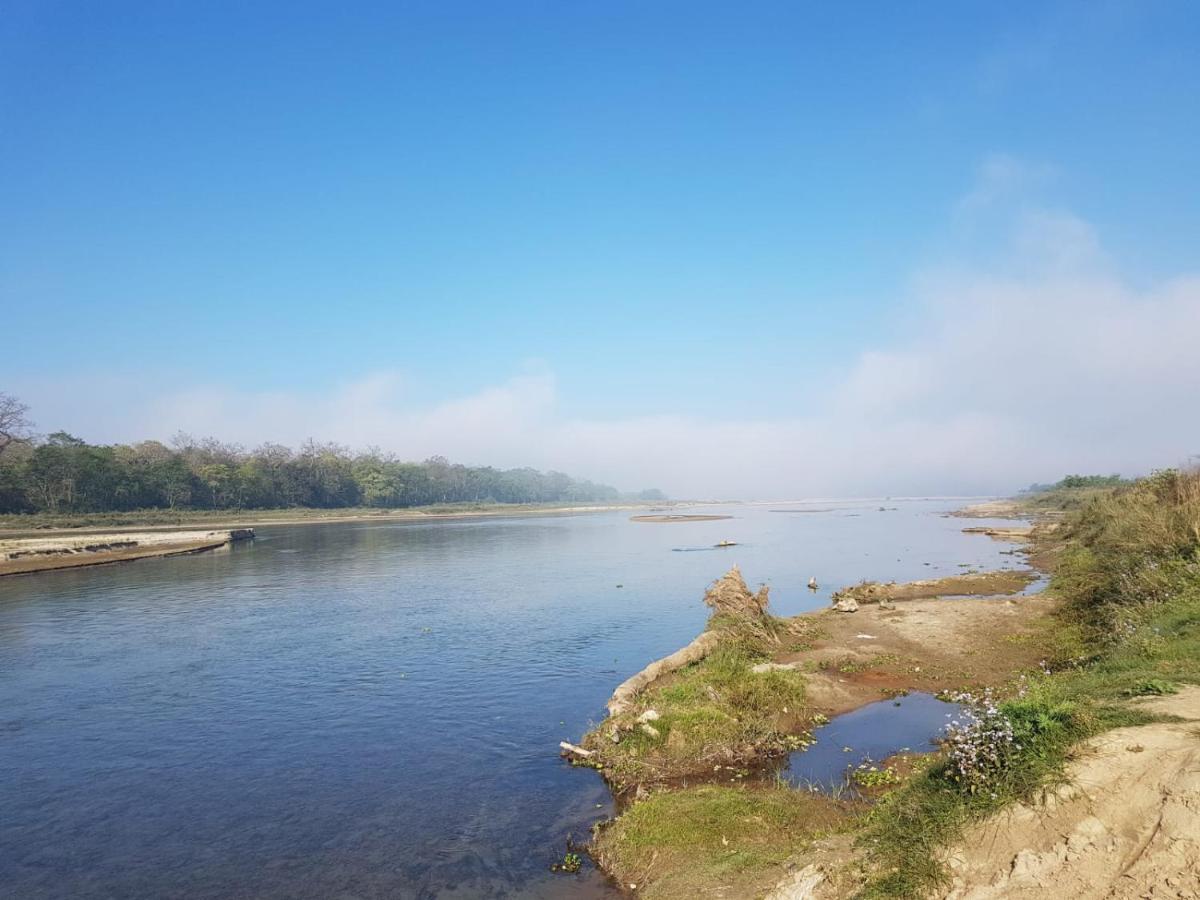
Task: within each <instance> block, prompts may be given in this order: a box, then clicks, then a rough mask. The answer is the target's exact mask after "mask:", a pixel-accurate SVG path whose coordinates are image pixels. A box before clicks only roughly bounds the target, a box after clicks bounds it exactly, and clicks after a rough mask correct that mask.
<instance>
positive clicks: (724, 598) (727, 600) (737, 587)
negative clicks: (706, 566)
mask: <svg viewBox="0 0 1200 900" xmlns="http://www.w3.org/2000/svg"><path fill="white" fill-rule="evenodd" d="M704 603H705V605H707V606H708V607H709V608H710V609H711V610H712V611H713V615H714V616H716V615H722V616H729V617H733V618H737V619H741V620H748V621H754V620H761V619H762V617H763V616H765V615H766V613H767V587H766V585H763V586H762V587H761V588H759V589H758V592H757V593H752V592H751V591H750V589H749V588H748V587H746V581H745V579H743V578H742V573H741V571H740V570H739V569H738V567H737V566H734V567H733V568H732V569H730V570H729V571H728V572H726V573H725V574H724V575H722V576H721V577H720V578H718V579H717V580H716V581H714V582H713V583H712V584H711V585H709V588H708V591H707V592H706V593H705V595H704ZM721 638H722V634H721V632H720V631H719V630H715V629H714V630H712V631H705V632H703V633H702V634H701V635H700V636H699V637H697V638H696V639H695V640H694V641H692V642H691V643H690V644H688V645H687V646H686V647H683V648H682V649H680V650H676V651H675V652H674V653H672V654H671V655H670V656H664V657H663V658H662V659H659V660H655V661H654V662H652V663H650V665H648V666H646V668H644V669H642V671H640V672H638V673H637V674H636V675H634V676H633V677H632V678H628V679H626V680H625V681H623V682H621V684H620V685H619V686H618V687H617V689H616V690H615V691H613V695H612V699H610V700H609V701H608V714H609V716H619V715H620V714H621V713H623V712H625V711H626V710H628V709H630V708H632V707H633V701H634V698H635V697H636V696H637V695H638V692H639V691H641V690H643V689H644V688H646V687H647V686H649V685H650V684H652V683H653V682H655V681H657V680H658V679H659V678H662V677H663V676H664V675H670V674H671V673H672V672H674V671H675V670H676V669H682V668H683V667H684V666H686V665H688V664H689V663H694V662H699V661H700V660H702V659H704V657H706V656H708V654H709V653H711V652H712V651H713V650H714V649H715V648H716V646H717V644H719V643H720V642H721Z"/></svg>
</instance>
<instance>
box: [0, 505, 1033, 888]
mask: <svg viewBox="0 0 1200 900" xmlns="http://www.w3.org/2000/svg"><path fill="white" fill-rule="evenodd" d="M880 505H885V506H887V507H889V509H888V510H887V511H882V512H881V511H880V510H879V506H880ZM955 505H958V504H955V503H953V502H945V501H922V502H896V501H888V502H886V503H880V502H879V501H876V502H861V501H860V502H855V503H835V504H831V503H822V504H810V505H809V506H808V507H807V508H809V509H820V510H822V511H821V512H807V513H797V512H772V510H773V509H796V508H805V507H789V506H784V505H782V504H771V505H763V506H729V507H714V508H711V509H707V508H706V509H704V510H698V511H701V512H715V513H721V512H724V513H728V514H731V515H733V516H734V518H732V519H727V520H720V521H709V522H694V523H682V524H639V523H632V522H630V521H629V520H628V514H627V513H611V514H608V513H606V514H600V515H586V516H573V517H556V518H537V519H509V520H503V519H486V520H476V521H462V522H438V523H419V524H371V525H358V524H337V525H313V526H305V527H293V528H276V529H266V528H264V529H261V530H260V536H259V539H258V540H257V541H255V542H254V543H253V544H247V545H239V546H235V547H233V548H230V549H228V550H226V551H222V552H219V553H215V554H209V555H204V556H196V557H184V558H177V559H165V560H149V561H144V562H138V563H133V564H129V565H124V566H118V567H106V568H99V569H81V570H76V571H66V572H57V573H51V574H45V575H38V576H33V577H18V578H9V579H3V580H0V794H2V796H3V814H2V815H0V885H3V894H4V895H5V896H12V897H21V898H89V897H106V898H107V897H155V898H159V897H188V898H233V897H265V898H284V897H287V898H326V897H334V896H337V897H355V898H376V897H379V898H382V897H387V898H417V897H435V896H437V897H501V896H505V897H559V896H574V897H585V898H586V897H601V896H608V895H610V894H611V893H612V892H611V890H610V889H609V887H608V886H607V885H606V884H605V883H604V881H603V879H601V878H600V877H599V876H598V875H596V873H594V872H592V871H586V870H585V871H584V872H583V873H581V874H579V875H577V876H558V875H551V874H550V873H549V872H548V867H549V865H550V864H551V863H552V862H553V861H554V860H555V859H556V858H561V856H562V854H563V852H564V851H565V849H566V841H567V840H568V838H569V837H570V836H572V835H574V836H576V837H580V838H581V837H584V836H585V835H586V834H587V832H588V829H589V827H590V826H591V824H592V823H594V822H595V821H597V820H598V819H600V818H602V817H604V816H606V815H607V814H608V813H609V811H610V807H609V798H608V794H607V792H606V790H605V789H604V786H603V784H602V783H601V781H600V779H599V778H598V777H597V776H596V775H595V774H594V773H592V772H588V771H585V770H573V769H570V768H568V767H567V766H566V765H565V764H564V763H562V762H561V761H560V760H559V759H558V757H557V750H556V748H557V743H558V741H559V740H561V739H563V738H567V739H573V738H578V737H579V735H580V734H582V733H583V732H584V731H585V730H586V729H587V727H588V724H589V722H590V721H592V720H598V719H599V718H601V717H602V715H603V706H604V701H605V700H606V699H607V697H608V695H609V693H610V691H611V690H612V688H613V687H614V686H615V685H616V684H617V683H619V682H620V681H621V680H623V679H624V678H626V677H627V676H628V675H630V674H631V673H633V672H635V671H637V670H638V669H640V668H641V667H642V666H643V665H645V664H646V663H647V662H649V661H650V660H652V659H654V658H657V657H660V656H662V655H664V654H666V653H668V652H670V651H672V650H674V649H676V648H678V647H679V646H680V645H682V644H683V643H685V642H687V641H688V640H690V639H691V638H692V637H693V636H694V635H695V634H696V632H697V631H699V630H700V628H701V627H702V625H703V621H704V617H705V610H704V608H703V606H702V605H701V603H700V602H699V598H700V596H701V594H702V592H703V589H704V587H705V585H706V584H707V583H708V582H709V581H711V580H712V579H713V578H715V577H717V576H718V575H720V574H721V573H722V572H723V571H724V570H725V569H726V568H728V566H729V565H730V564H732V563H734V562H737V563H739V564H741V566H742V569H743V571H744V572H745V574H746V577H747V579H748V580H749V581H750V582H751V583H756V582H759V581H767V582H769V583H770V584H771V587H772V604H773V606H774V607H775V609H776V611H777V612H779V613H781V614H791V613H796V612H800V611H802V610H805V609H811V608H814V607H816V606H820V605H823V604H824V603H826V602H827V600H828V593H829V591H830V590H832V589H835V588H837V587H839V586H842V585H844V584H847V583H850V582H854V581H857V580H859V579H861V578H879V579H890V578H895V579H898V580H907V579H913V578H920V577H931V575H937V574H946V575H948V574H954V573H955V572H956V571H959V569H958V564H960V563H969V564H971V565H973V566H975V567H978V568H996V567H1001V566H1016V565H1019V558H1015V557H1012V556H1007V555H1004V554H1003V553H1002V551H1003V550H1004V549H1007V545H1005V544H1002V543H998V542H995V541H992V540H990V539H988V538H986V537H980V536H977V535H975V536H969V535H963V534H961V532H960V529H961V528H962V526H963V524H964V522H963V521H962V520H958V519H950V518H944V517H943V516H942V513H943V512H944V511H945V510H947V509H950V508H952V507H953V506H955ZM893 507H894V509H892V508H893ZM969 524H972V525H978V524H980V523H979V522H971V523H969ZM721 540H730V541H736V542H738V546H737V547H731V548H725V549H720V550H716V549H712V545H713V544H715V543H717V542H718V541H721ZM677 549H680V550H692V551H694V552H678V553H677V552H672V551H674V550H677ZM927 564H928V565H927ZM810 576H815V577H816V578H817V579H818V581H819V582H820V583H821V588H820V590H818V591H817V592H815V593H814V592H810V591H809V590H807V589H806V588H805V583H806V582H807V581H808V579H809V577H810ZM618 585H620V587H618ZM813 758H815V757H813Z"/></svg>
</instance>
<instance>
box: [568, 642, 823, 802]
mask: <svg viewBox="0 0 1200 900" xmlns="http://www.w3.org/2000/svg"><path fill="white" fill-rule="evenodd" d="M768 658H769V653H768V651H767V649H766V647H765V646H764V644H763V643H762V642H761V641H759V640H757V639H755V638H752V637H747V636H746V635H744V634H739V633H738V631H737V630H736V629H731V630H730V632H729V634H728V635H727V636H726V637H725V638H724V639H723V640H722V642H721V643H720V644H719V645H718V646H717V648H716V649H715V650H714V651H712V652H711V653H710V654H709V655H708V656H706V657H705V658H704V659H703V660H701V661H699V662H697V663H693V664H691V665H689V666H686V667H684V668H683V669H680V670H679V671H677V672H675V673H673V674H672V675H670V676H668V677H666V678H664V679H662V681H661V682H660V683H657V684H655V685H653V686H652V687H651V688H649V689H648V690H646V691H644V692H643V694H642V695H641V696H640V697H639V698H638V704H637V707H636V708H635V709H633V710H630V711H629V712H626V713H623V714H622V715H620V716H617V717H615V718H613V719H610V720H608V721H606V722H605V723H603V724H602V725H601V726H599V727H598V728H596V729H594V730H593V731H592V732H591V733H589V734H588V736H587V737H585V739H584V744H585V746H587V747H589V748H590V749H595V750H597V751H598V754H599V757H600V759H599V762H600V765H601V768H602V770H603V772H604V774H605V777H607V778H608V779H609V781H611V782H612V783H613V784H614V785H615V786H617V787H618V788H623V787H628V786H631V785H633V784H639V783H644V782H655V781H665V780H671V779H674V778H679V777H683V776H686V775H697V774H706V775H711V774H712V773H713V771H714V769H715V768H716V767H717V766H734V765H741V764H745V763H750V762H754V761H756V760H759V759H763V758H767V757H770V756H773V755H777V754H780V753H783V752H786V751H787V750H789V749H793V748H794V740H792V739H793V738H794V737H795V736H796V732H797V731H798V730H801V729H802V728H803V727H805V725H806V724H807V715H806V710H805V706H804V703H805V698H804V676H803V675H802V674H801V673H799V672H795V671H790V670H780V669H773V670H770V671H766V672H754V671H753V669H754V666H755V665H757V664H758V663H760V662H763V661H764V660H766V659H768ZM648 711H653V713H655V714H657V715H656V717H654V718H651V719H649V720H648V721H646V720H644V716H645V715H646V714H647V712H648ZM646 726H649V727H646ZM614 736H616V738H617V740H615V741H614V740H613V737H614Z"/></svg>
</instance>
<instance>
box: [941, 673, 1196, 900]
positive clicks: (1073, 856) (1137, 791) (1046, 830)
mask: <svg viewBox="0 0 1200 900" xmlns="http://www.w3.org/2000/svg"><path fill="white" fill-rule="evenodd" d="M1145 707H1146V708H1147V709H1149V710H1151V711H1153V712H1156V713H1161V714H1164V715H1170V716H1178V717H1180V718H1181V719H1182V720H1183V721H1179V722H1169V723H1160V724H1154V725H1144V726H1140V727H1136V728H1120V729H1117V730H1116V731H1110V732H1108V733H1106V734H1103V735H1101V736H1100V737H1098V738H1095V739H1093V740H1092V741H1090V742H1088V744H1087V745H1085V747H1084V748H1083V749H1082V751H1081V752H1080V754H1079V756H1078V759H1076V761H1075V762H1073V763H1072V764H1071V765H1070V766H1069V768H1068V772H1067V776H1066V781H1065V783H1064V785H1063V787H1061V788H1059V789H1058V790H1057V791H1055V792H1053V793H1051V794H1049V795H1048V796H1047V797H1045V798H1044V800H1042V802H1040V803H1037V804H1036V805H1024V804H1022V805H1018V806H1015V807H1013V808H1011V809H1007V810H1005V811H1004V812H1003V813H1000V814H998V815H996V816H994V817H993V818H991V819H989V820H988V821H986V822H984V823H982V824H980V825H978V826H976V827H975V828H973V829H972V830H971V831H970V832H969V833H968V834H967V835H966V836H965V837H964V839H963V841H962V842H961V844H960V846H959V847H957V848H955V849H954V850H953V851H952V852H951V853H950V854H949V855H948V860H947V861H948V863H949V866H950V868H951V871H952V872H953V873H954V882H953V885H952V886H951V889H950V890H949V891H948V892H947V893H946V894H945V897H946V898H948V900H949V898H952V900H993V898H1038V900H1048V898H1057V897H1072V898H1097V900H1098V898H1131V900H1132V898H1142V897H1150V898H1157V897H1192V898H1194V897H1200V736H1198V728H1200V688H1197V687H1188V688H1184V689H1183V690H1181V691H1180V693H1179V694H1177V695H1174V696H1168V697H1160V698H1156V699H1154V700H1152V701H1149V702H1147V703H1145Z"/></svg>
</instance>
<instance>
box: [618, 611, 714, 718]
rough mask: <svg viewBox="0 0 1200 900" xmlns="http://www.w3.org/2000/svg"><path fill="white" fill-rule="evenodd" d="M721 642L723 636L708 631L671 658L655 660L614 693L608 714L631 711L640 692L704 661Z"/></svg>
mask: <svg viewBox="0 0 1200 900" xmlns="http://www.w3.org/2000/svg"><path fill="white" fill-rule="evenodd" d="M720 640H721V636H720V634H718V633H717V632H715V631H706V632H704V633H703V634H702V635H700V636H699V637H698V638H696V639H695V640H694V641H692V642H691V643H690V644H688V645H687V646H686V647H683V648H682V649H679V650H676V651H675V652H674V653H672V654H671V655H670V656H664V657H663V658H662V659H659V660H655V661H654V662H652V663H650V665H648V666H646V668H644V669H642V671H640V672H638V673H637V674H636V675H634V676H633V677H632V678H627V679H625V680H624V681H622V682H621V684H620V685H619V686H618V687H617V689H616V690H615V691H613V695H612V699H611V700H609V701H608V714H609V715H610V716H619V715H620V714H621V713H623V712H625V711H626V710H627V709H630V708H631V707H632V706H633V700H634V697H636V696H637V694H638V692H639V691H641V690H642V689H643V688H645V687H646V686H648V685H649V684H651V683H652V682H654V681H656V680H657V679H659V678H661V677H662V676H664V675H669V674H670V673H672V672H674V671H675V670H676V669H682V668H683V667H684V666H686V665H687V664H688V663H694V662H699V661H700V660H702V659H704V657H706V656H708V654H709V653H710V652H712V649H713V648H714V647H716V646H717V644H718V642H719V641H720Z"/></svg>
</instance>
